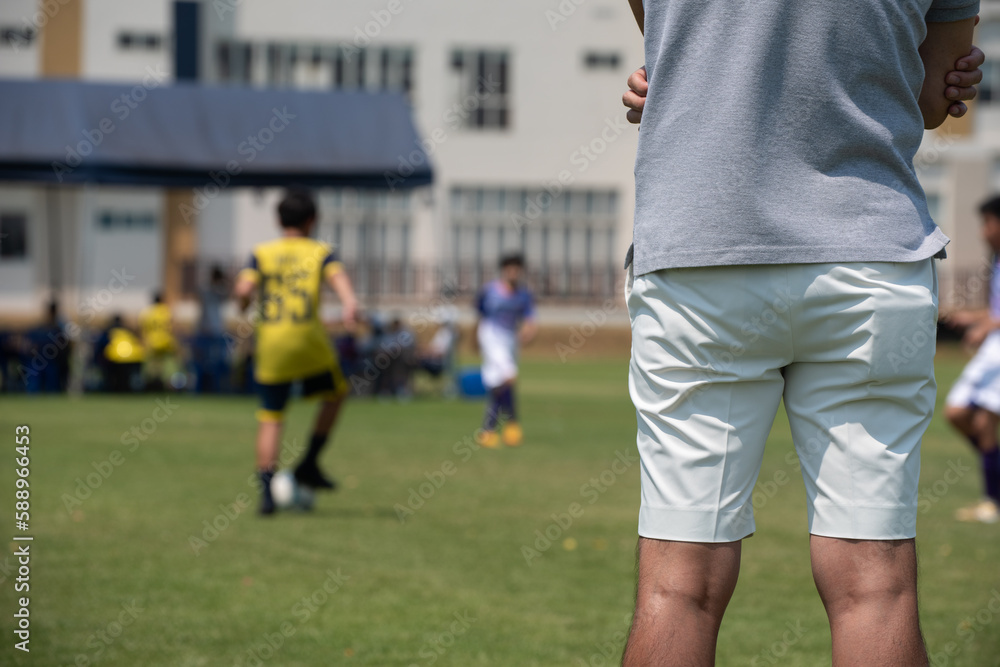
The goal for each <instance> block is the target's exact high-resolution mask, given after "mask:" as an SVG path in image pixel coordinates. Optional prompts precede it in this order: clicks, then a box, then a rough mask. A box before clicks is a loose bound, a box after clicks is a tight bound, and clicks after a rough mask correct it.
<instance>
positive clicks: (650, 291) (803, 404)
mask: <svg viewBox="0 0 1000 667" xmlns="http://www.w3.org/2000/svg"><path fill="white" fill-rule="evenodd" d="M625 296H626V299H627V301H628V308H629V314H630V316H631V320H632V360H631V364H630V368H629V390H630V393H631V395H632V401H633V402H634V403H635V407H636V414H637V421H638V438H637V442H638V448H639V454H640V457H641V461H642V465H641V480H642V505H641V508H640V511H639V534H640V535H642V536H644V537H649V538H654V539H662V540H678V541H686V542H732V541H735V540H739V539H742V538H744V537H746V536H748V535H750V534H751V533H753V532H754V530H755V524H754V518H753V505H752V503H751V496H752V492H753V487H754V484H755V483H756V481H757V476H758V474H759V473H760V466H761V460H762V458H763V454H764V443H765V441H766V440H767V437H768V433H769V432H770V430H771V424H772V422H773V421H774V417H775V414H776V412H777V409H778V403H779V401H780V400H781V399H782V397H784V401H785V409H786V411H787V413H788V418H789V421H790V423H791V430H792V437H793V440H794V443H795V449H796V452H797V454H798V462H799V465H800V466H801V470H802V477H803V479H804V481H805V487H806V494H807V498H808V507H807V509H808V517H809V532H810V533H812V534H814V535H823V536H827V537H838V538H850V539H875V540H880V539H906V538H911V537H914V536H915V534H916V510H917V483H918V479H919V476H920V440H921V437H922V436H923V433H924V430H925V429H926V428H927V425H928V423H929V422H930V419H931V414H932V411H933V409H934V398H935V384H934V363H933V362H934V347H935V335H936V321H937V274H936V268H935V267H934V265H933V262H932V260H925V261H922V262H913V263H871V264H789V265H759V266H730V267H705V268H693V269H670V270H665V271H658V272H655V273H650V274H645V275H641V276H636V277H633V275H632V268H631V266H630V267H629V272H628V280H627V282H626V287H625ZM791 465H792V464H790V466H791ZM789 472H793V470H789Z"/></svg>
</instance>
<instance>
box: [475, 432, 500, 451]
mask: <svg viewBox="0 0 1000 667" xmlns="http://www.w3.org/2000/svg"><path fill="white" fill-rule="evenodd" d="M476 443H477V444H478V445H479V446H480V447H486V448H487V449H496V448H497V447H499V446H500V435H499V434H498V433H497V432H496V431H487V430H485V429H480V430H478V431H476Z"/></svg>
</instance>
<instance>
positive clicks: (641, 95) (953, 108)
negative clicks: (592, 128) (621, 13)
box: [622, 23, 986, 123]
mask: <svg viewBox="0 0 1000 667" xmlns="http://www.w3.org/2000/svg"><path fill="white" fill-rule="evenodd" d="M936 25H947V24H940V23H939V24H936ZM984 62H986V55H985V54H984V53H983V51H982V49H980V48H978V47H976V46H973V47H972V49H970V50H969V52H968V54H967V55H965V56H963V57H962V58H959V59H958V61H957V62H956V63H955V66H954V68H952V71H949V72H948V74H947V76H945V77H944V78H942V79H941V81H942V85H943V86H945V97H946V98H947V100H948V102H947V106H948V115H949V116H954V117H955V118H961V117H962V116H964V115H965V112H966V111H968V107H967V106H965V102H967V101H969V100H973V99H975V97H976V89H975V88H974V87H973V86H975V85H977V84H979V83H980V82H981V81H982V80H983V72H982V70H981V69H979V68H980V67H981V66H982V64H983V63H984ZM628 88H629V89H628V90H627V91H626V92H625V94H624V95H622V104H624V105H625V106H626V107H628V112H627V113H626V114H625V118H626V119H627V120H628V122H630V123H639V122H640V121H641V120H642V110H643V107H644V106H645V104H646V93H647V92H648V91H649V82H648V81H647V80H646V68H645V67H640V68H639V69H637V70H636V71H634V72H632V74H631V75H630V76H629V78H628ZM921 110H923V106H921Z"/></svg>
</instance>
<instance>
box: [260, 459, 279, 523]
mask: <svg viewBox="0 0 1000 667" xmlns="http://www.w3.org/2000/svg"><path fill="white" fill-rule="evenodd" d="M257 477H258V478H259V479H260V509H259V510H257V513H258V514H260V515H261V516H270V515H271V514H274V512H275V510H277V509H278V508H277V507H276V506H275V504H274V496H273V495H271V480H272V479H274V471H273V470H260V471H258V472H257Z"/></svg>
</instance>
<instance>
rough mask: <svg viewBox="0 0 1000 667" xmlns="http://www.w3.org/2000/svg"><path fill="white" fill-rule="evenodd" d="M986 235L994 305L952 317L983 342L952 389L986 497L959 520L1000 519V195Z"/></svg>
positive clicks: (989, 212)
mask: <svg viewBox="0 0 1000 667" xmlns="http://www.w3.org/2000/svg"><path fill="white" fill-rule="evenodd" d="M979 212H980V213H981V214H982V216H983V240H985V241H986V243H987V244H988V245H989V246H990V250H992V251H993V255H994V257H993V278H992V279H991V280H990V305H989V308H987V309H986V310H978V311H960V312H957V313H953V314H951V315H949V316H948V317H947V318H946V319H947V320H948V321H949V322H950V323H952V324H955V325H957V326H964V327H968V329H967V331H966V333H965V338H964V340H963V342H964V343H965V344H966V345H968V346H969V347H972V348H978V351H977V352H976V356H975V357H973V359H972V361H970V362H969V364H968V365H967V366H966V367H965V370H963V371H962V375H961V377H959V378H958V381H957V382H956V383H955V386H954V387H952V388H951V391H950V392H949V393H948V398H947V400H946V401H945V409H944V414H945V417H947V418H948V421H950V422H951V423H952V425H953V426H954V427H955V428H956V429H958V431H959V432H960V433H961V434H962V435H964V436H965V437H966V438H968V440H969V442H970V443H971V444H972V446H973V447H974V448H975V449H976V451H977V452H978V453H979V457H980V462H981V463H982V468H983V482H984V484H983V486H984V490H985V497H984V498H983V499H982V500H981V501H980V502H978V503H976V504H975V505H972V506H970V507H963V508H962V509H960V510H958V512H956V514H955V517H956V518H957V519H958V520H959V521H980V522H982V523H996V522H997V521H998V520H1000V448H998V447H997V427H998V426H1000V197H994V198H993V199H990V200H989V201H987V202H984V203H983V205H982V206H981V207H980V209H979Z"/></svg>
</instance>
